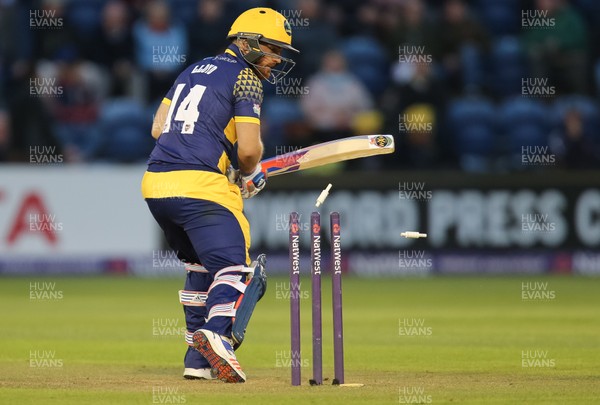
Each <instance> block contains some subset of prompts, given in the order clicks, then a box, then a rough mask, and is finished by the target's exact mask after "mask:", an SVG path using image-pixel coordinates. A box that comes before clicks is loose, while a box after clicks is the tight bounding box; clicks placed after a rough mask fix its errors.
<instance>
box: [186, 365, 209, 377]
mask: <svg viewBox="0 0 600 405" xmlns="http://www.w3.org/2000/svg"><path fill="white" fill-rule="evenodd" d="M183 378H185V379H187V380H214V378H213V376H212V374H211V369H210V368H187V367H186V368H185V369H184V370H183Z"/></svg>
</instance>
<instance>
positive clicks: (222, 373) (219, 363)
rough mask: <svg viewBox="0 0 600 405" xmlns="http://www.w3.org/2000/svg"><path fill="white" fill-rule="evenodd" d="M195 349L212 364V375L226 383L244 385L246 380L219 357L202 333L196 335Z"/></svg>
mask: <svg viewBox="0 0 600 405" xmlns="http://www.w3.org/2000/svg"><path fill="white" fill-rule="evenodd" d="M193 339H194V348H195V349H196V350H198V351H199V352H200V354H201V355H202V356H204V358H205V359H206V360H208V362H209V363H210V366H211V367H212V372H211V374H212V375H213V376H214V377H215V378H217V379H219V380H221V381H223V382H226V383H243V382H245V381H246V380H245V379H244V378H243V377H242V376H241V375H239V374H238V373H237V371H236V370H235V369H234V368H233V367H232V366H231V365H230V364H229V363H228V362H227V360H225V359H224V358H222V357H221V356H219V355H218V354H217V353H216V352H215V351H214V350H213V348H212V346H211V345H210V342H209V341H208V337H207V336H206V335H205V334H204V333H202V332H196V333H194V338H193Z"/></svg>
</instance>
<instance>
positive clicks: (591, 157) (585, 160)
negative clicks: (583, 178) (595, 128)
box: [550, 109, 600, 169]
mask: <svg viewBox="0 0 600 405" xmlns="http://www.w3.org/2000/svg"><path fill="white" fill-rule="evenodd" d="M593 135H594V134H589V133H586V126H585V125H584V122H583V116H582V114H581V112H579V111H578V110H576V109H571V110H568V111H567V113H566V114H565V116H564V119H563V123H562V125H561V128H560V129H559V130H558V131H557V132H556V133H554V134H552V135H551V138H550V145H551V147H552V151H553V152H554V153H555V154H556V155H557V158H558V163H559V164H560V165H561V166H562V167H564V168H566V169H598V168H600V151H599V150H598V145H596V144H595V143H594V141H593V139H594V137H593Z"/></svg>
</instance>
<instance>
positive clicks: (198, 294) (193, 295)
mask: <svg viewBox="0 0 600 405" xmlns="http://www.w3.org/2000/svg"><path fill="white" fill-rule="evenodd" d="M207 298H208V292H205V291H186V290H179V302H181V303H182V304H183V305H185V306H186V307H204V306H206V299H207Z"/></svg>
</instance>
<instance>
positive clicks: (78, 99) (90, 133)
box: [41, 58, 101, 162]
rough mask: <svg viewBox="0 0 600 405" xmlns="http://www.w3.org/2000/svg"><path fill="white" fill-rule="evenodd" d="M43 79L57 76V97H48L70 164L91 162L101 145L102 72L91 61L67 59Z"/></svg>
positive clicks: (57, 134) (57, 131) (61, 142)
mask: <svg viewBox="0 0 600 405" xmlns="http://www.w3.org/2000/svg"><path fill="white" fill-rule="evenodd" d="M48 69H49V72H46V73H45V74H42V75H41V76H51V77H52V76H55V77H56V78H57V79H58V80H57V82H56V88H57V90H58V93H59V94H58V95H57V96H56V97H48V98H47V100H48V103H49V105H50V111H51V113H52V115H53V117H54V119H55V129H56V136H57V138H58V139H59V142H60V144H61V146H62V148H63V150H64V152H65V158H66V160H67V161H70V162H78V161H90V160H92V159H93V158H94V157H95V156H96V154H97V152H98V148H99V146H100V141H101V138H100V137H101V134H100V133H99V131H98V128H97V120H98V116H99V108H100V102H101V100H100V98H101V97H100V94H101V91H100V87H101V84H100V83H101V81H100V80H99V71H98V70H97V69H95V68H94V66H93V65H92V64H90V63H88V62H82V61H79V60H76V59H74V58H66V59H64V60H61V61H60V62H59V63H57V64H56V71H55V73H52V67H48Z"/></svg>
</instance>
